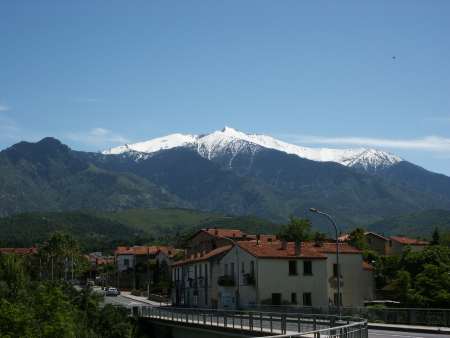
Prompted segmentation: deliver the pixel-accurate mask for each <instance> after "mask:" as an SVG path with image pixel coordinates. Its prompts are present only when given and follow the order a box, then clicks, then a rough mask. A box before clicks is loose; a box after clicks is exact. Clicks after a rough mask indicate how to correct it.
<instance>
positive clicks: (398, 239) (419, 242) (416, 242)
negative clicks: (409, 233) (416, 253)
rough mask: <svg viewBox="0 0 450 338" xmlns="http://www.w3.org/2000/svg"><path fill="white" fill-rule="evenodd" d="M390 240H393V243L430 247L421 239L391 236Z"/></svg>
mask: <svg viewBox="0 0 450 338" xmlns="http://www.w3.org/2000/svg"><path fill="white" fill-rule="evenodd" d="M390 239H392V240H393V241H396V242H398V243H400V244H404V245H428V244H430V243H428V242H427V241H422V240H420V239H414V238H409V237H403V236H391V237H390Z"/></svg>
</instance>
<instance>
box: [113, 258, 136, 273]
mask: <svg viewBox="0 0 450 338" xmlns="http://www.w3.org/2000/svg"><path fill="white" fill-rule="evenodd" d="M126 260H128V266H127V265H125V261H126ZM116 265H117V269H118V271H125V270H127V269H129V268H133V267H134V255H117V256H116Z"/></svg>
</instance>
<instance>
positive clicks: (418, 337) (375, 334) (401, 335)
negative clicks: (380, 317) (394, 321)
mask: <svg viewBox="0 0 450 338" xmlns="http://www.w3.org/2000/svg"><path fill="white" fill-rule="evenodd" d="M369 337H370V338H387V337H392V338H444V337H448V336H447V335H443V334H436V333H417V332H405V331H384V330H383V331H382V330H369Z"/></svg>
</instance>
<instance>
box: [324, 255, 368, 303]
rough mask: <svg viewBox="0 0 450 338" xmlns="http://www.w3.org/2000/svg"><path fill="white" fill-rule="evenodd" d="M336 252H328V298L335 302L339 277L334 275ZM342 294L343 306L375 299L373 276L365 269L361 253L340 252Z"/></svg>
mask: <svg viewBox="0 0 450 338" xmlns="http://www.w3.org/2000/svg"><path fill="white" fill-rule="evenodd" d="M335 263H336V255H335V254H327V276H328V277H327V281H328V298H329V300H330V301H332V302H334V294H335V293H337V279H336V278H335V277H333V269H334V268H333V265H334V264H335ZM339 264H340V269H341V271H340V272H341V294H342V305H343V306H363V305H364V300H371V299H373V276H372V273H370V272H369V271H367V270H364V269H363V259H362V255H360V254H340V256H339Z"/></svg>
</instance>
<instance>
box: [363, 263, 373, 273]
mask: <svg viewBox="0 0 450 338" xmlns="http://www.w3.org/2000/svg"><path fill="white" fill-rule="evenodd" d="M363 269H364V270H367V271H373V269H374V268H373V266H372V265H371V264H369V263H367V262H366V261H363Z"/></svg>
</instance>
